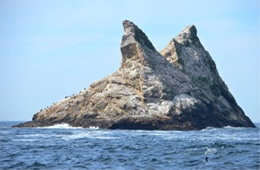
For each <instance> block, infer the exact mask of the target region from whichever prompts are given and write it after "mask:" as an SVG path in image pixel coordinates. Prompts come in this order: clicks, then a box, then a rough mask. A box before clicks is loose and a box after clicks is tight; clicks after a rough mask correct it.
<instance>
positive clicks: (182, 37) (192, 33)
mask: <svg viewBox="0 0 260 170" xmlns="http://www.w3.org/2000/svg"><path fill="white" fill-rule="evenodd" d="M195 39H197V40H198V37H197V29H196V27H195V25H190V26H187V27H186V28H185V29H183V30H182V32H181V33H180V34H179V35H178V36H177V37H176V38H175V40H176V41H177V42H179V43H184V42H186V41H192V40H195Z"/></svg>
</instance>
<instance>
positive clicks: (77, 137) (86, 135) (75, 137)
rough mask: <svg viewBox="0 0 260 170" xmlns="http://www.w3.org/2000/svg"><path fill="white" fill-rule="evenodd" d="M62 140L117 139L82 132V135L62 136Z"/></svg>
mask: <svg viewBox="0 0 260 170" xmlns="http://www.w3.org/2000/svg"><path fill="white" fill-rule="evenodd" d="M61 138H62V139H64V140H74V139H83V138H89V139H117V138H116V137H113V136H106V135H105V134H96V133H94V132H82V133H74V134H72V135H63V136H62V137H61Z"/></svg>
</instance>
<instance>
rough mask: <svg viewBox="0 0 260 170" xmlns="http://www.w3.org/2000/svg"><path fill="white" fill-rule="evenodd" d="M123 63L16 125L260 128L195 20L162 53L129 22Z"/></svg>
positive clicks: (188, 128)
mask: <svg viewBox="0 0 260 170" xmlns="http://www.w3.org/2000/svg"><path fill="white" fill-rule="evenodd" d="M123 27H124V35H123V37H122V42H121V53H122V62H121V66H120V68H119V69H118V70H117V71H116V72H114V73H113V74H111V75H110V76H108V77H106V78H104V79H102V80H100V81H97V82H94V83H93V84H91V85H90V87H89V89H85V90H82V91H81V92H80V93H78V94H76V95H73V96H69V97H66V98H65V99H63V100H61V101H59V102H57V103H55V104H53V105H52V106H50V107H48V108H46V109H43V110H41V111H40V112H38V113H36V114H35V115H34V116H33V119H32V121H29V122H26V123H22V124H19V125H17V126H16V127H38V126H50V125H54V124H59V123H68V124H70V125H71V126H76V127H79V126H80V127H85V128H88V127H90V126H95V127H99V128H108V129H145V130H197V129H203V128H206V127H209V126H210V127H224V126H234V127H255V125H254V124H253V123H252V122H251V120H250V119H249V118H248V117H247V116H246V115H245V114H244V112H243V110H242V109H241V108H240V107H239V106H238V104H237V103H236V101H235V99H234V97H233V96H232V94H231V93H230V92H229V90H228V88H227V85H226V84H225V83H224V81H223V80H222V79H221V77H220V76H219V73H218V71H217V68H216V65H215V62H214V61H213V59H212V58H211V56H210V54H209V53H208V52H207V51H206V50H205V49H204V47H203V46H202V44H201V43H200V40H199V38H198V36H197V30H196V28H195V26H194V25H192V26H188V27H186V28H185V29H184V30H183V31H182V32H181V33H180V34H179V35H178V36H177V37H175V38H173V39H172V40H171V41H170V42H169V44H168V45H167V46H166V47H165V48H164V49H163V50H161V51H160V52H158V51H157V50H156V49H155V48H154V46H153V44H152V43H151V42H150V40H149V39H148V37H147V36H146V35H145V33H144V32H143V31H142V30H141V29H139V28H138V27H137V26H136V25H135V24H134V23H133V22H131V21H128V20H125V21H123Z"/></svg>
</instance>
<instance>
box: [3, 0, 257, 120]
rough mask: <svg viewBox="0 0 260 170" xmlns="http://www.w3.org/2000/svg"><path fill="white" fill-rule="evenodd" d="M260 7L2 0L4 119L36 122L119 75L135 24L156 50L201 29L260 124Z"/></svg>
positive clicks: (236, 1) (216, 0) (226, 1)
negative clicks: (126, 23) (191, 28)
mask: <svg viewBox="0 0 260 170" xmlns="http://www.w3.org/2000/svg"><path fill="white" fill-rule="evenodd" d="M259 9H260V4H259V0H246V1H245V0H210V1H209V0H186V1H177V0H176V1H175V0H162V1H159V0H124V1H122V0H91V1H90V0H84V1H83V0H82V1H79V0H75V1H71V0H62V1H61V0H60V1H59V0H23V1H21V0H0V79H1V84H0V107H1V111H0V120H31V118H32V116H33V114H34V113H36V112H38V111H39V110H40V109H42V108H45V107H47V106H50V105H51V104H52V103H54V102H56V101H57V100H60V99H62V98H64V96H67V95H71V94H73V93H77V92H79V91H80V90H82V89H83V88H85V87H86V88H87V87H88V86H89V85H90V83H91V82H93V81H95V80H99V79H101V78H103V77H105V76H107V75H109V74H111V73H112V72H114V71H115V70H117V68H119V66H120V62H121V54H120V41H121V36H122V34H123V28H122V24H121V23H122V20H124V19H129V20H131V21H133V22H135V23H136V24H137V25H138V26H139V27H140V28H141V29H142V30H143V31H144V32H145V33H146V34H147V36H148V37H149V39H150V40H151V41H152V43H153V44H154V46H155V47H156V49H157V50H161V49H162V48H163V47H164V46H166V45H167V44H168V42H169V41H170V40H171V39H172V38H173V37H174V36H176V35H177V34H178V33H179V32H180V31H181V30H182V29H183V28H184V27H185V26H187V25H191V24H194V25H196V27H197V30H198V35H199V37H200V40H201V42H202V44H203V45H204V47H205V48H206V49H207V50H208V51H209V52H210V54H211V56H212V57H213V59H214V60H215V62H216V64H217V68H218V71H219V73H220V75H221V76H222V78H223V80H224V81H225V82H226V84H227V85H228V87H229V89H230V91H231V92H232V94H233V95H234V96H235V98H236V100H237V102H238V104H239V105H240V106H241V107H242V108H243V110H244V111H245V113H246V114H247V115H248V116H249V117H250V118H251V119H252V120H253V121H254V122H260V91H259V85H260V78H259V77H260V70H259V68H260V67H259V66H260V59H259V58H260V51H259V47H260V45H259V40H260V32H259V30H260V26H259V20H260V18H259V17H260V16H259Z"/></svg>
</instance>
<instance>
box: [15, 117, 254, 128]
mask: <svg viewBox="0 0 260 170" xmlns="http://www.w3.org/2000/svg"><path fill="white" fill-rule="evenodd" d="M61 123H68V124H69V125H70V126H72V127H83V128H89V127H99V128H101V129H127V130H201V129H205V128H207V127H216V128H223V127H225V126H232V127H249V128H255V127H256V126H255V125H254V124H253V123H248V124H238V123H237V122H233V123H232V122H221V123H219V124H214V123H213V122H211V123H210V124H209V125H207V123H205V122H201V124H198V125H194V121H183V120H182V121H180V122H178V121H176V120H172V119H169V118H149V117H130V118H121V119H119V120H116V121H104V120H102V121H101V120H100V121H98V120H85V121H84V120H76V121H53V122H50V121H42V122H36V121H29V122H25V123H21V124H18V125H15V126H13V127H46V126H53V125H55V124H61Z"/></svg>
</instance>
